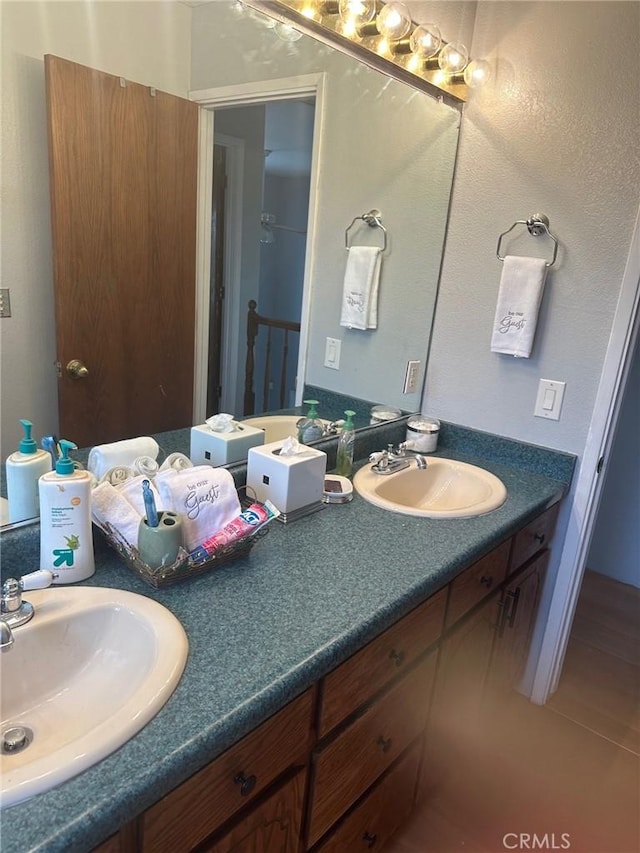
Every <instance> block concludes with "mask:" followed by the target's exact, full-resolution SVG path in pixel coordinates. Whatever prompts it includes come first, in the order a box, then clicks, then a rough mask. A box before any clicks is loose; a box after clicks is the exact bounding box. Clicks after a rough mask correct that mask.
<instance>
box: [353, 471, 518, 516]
mask: <svg viewBox="0 0 640 853" xmlns="http://www.w3.org/2000/svg"><path fill="white" fill-rule="evenodd" d="M353 485H354V487H355V489H356V491H357V492H358V493H359V494H361V495H362V497H363V498H364V499H365V500H367V501H369V503H372V504H375V505H376V506H379V507H382V508H383V509H388V510H391V511H392V512H398V513H401V514H403V515H416V516H421V517H424V518H469V517H471V516H474V515H482V514H483V513H485V512H491V510H493V509H497V507H499V506H500V505H501V504H503V503H504V501H505V500H506V497H507V490H506V488H505V486H504V483H503V482H502V480H499V479H498V477H496V476H495V475H494V474H491V473H490V472H489V471H485V470H484V468H478V467H477V466H476V465H469V464H467V463H466V462H456V461H455V460H452V459H439V458H429V457H427V467H426V468H425V469H424V470H421V469H419V468H418V467H416V463H415V461H412V462H411V463H410V466H409V467H408V468H405V469H404V470H402V471H398V472H396V473H394V474H376V473H375V472H374V471H372V470H371V465H367V466H366V467H364V468H361V469H360V470H359V471H358V472H357V473H356V475H355V477H354V478H353Z"/></svg>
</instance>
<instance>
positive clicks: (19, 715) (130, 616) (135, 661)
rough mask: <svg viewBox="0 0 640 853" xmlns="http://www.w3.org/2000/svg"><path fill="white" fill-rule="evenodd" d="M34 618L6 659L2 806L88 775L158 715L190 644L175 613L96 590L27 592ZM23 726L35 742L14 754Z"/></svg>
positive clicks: (0, 711)
mask: <svg viewBox="0 0 640 853" xmlns="http://www.w3.org/2000/svg"><path fill="white" fill-rule="evenodd" d="M24 596H25V599H26V600H27V601H29V602H30V603H31V604H33V606H34V608H35V615H34V616H33V618H32V619H31V621H30V622H28V623H27V624H26V625H22V626H21V627H19V628H15V629H14V630H13V636H14V643H13V646H12V648H11V649H10V650H9V651H5V652H3V653H2V654H1V655H0V688H1V694H0V717H1V720H2V722H1V725H0V735H1V736H0V741H1V743H2V754H0V778H1V784H2V788H1V793H0V804H1V805H2V806H3V807H5V806H10V805H13V804H15V803H19V802H22V801H23V800H26V799H28V798H29V797H32V796H34V795H35V794H40V793H42V792H43V791H48V790H49V789H50V788H53V787H54V786H55V785H58V784H60V783H61V782H64V781H66V780H67V779H70V778H71V777H72V776H75V775H77V774H78V773H80V772H82V771H83V770H86V769H87V768H88V767H91V765H93V764H95V763H96V762H97V761H99V760H100V759H102V758H105V757H106V756H107V755H109V754H110V753H111V752H114V751H115V750H116V749H117V748H118V747H120V746H121V745H122V744H123V743H125V741H127V740H128V739H129V738H130V737H132V735H134V734H136V732H138V731H140V729H141V728H142V727H143V726H145V725H146V723H148V722H149V720H151V719H152V717H154V716H155V714H157V712H158V711H159V710H160V708H161V707H162V706H163V705H164V704H165V702H166V701H167V699H168V698H169V696H171V694H172V693H173V691H174V690H175V688H176V685H177V684H178V681H179V680H180V676H181V675H182V671H183V669H184V665H185V662H186V658H187V651H188V641H187V636H186V634H185V632H184V629H183V628H182V625H181V624H180V622H179V621H178V620H177V619H176V618H175V616H173V614H172V613H170V612H169V611H168V610H167V609H166V607H163V606H162V605H161V604H158V603H157V602H155V601H152V600H151V599H150V598H146V597H145V596H142V595H136V594H134V593H131V592H124V591H122V590H118V589H99V588H93V587H88V586H78V587H65V588H59V589H44V590H37V591H33V592H27V593H25V594H24ZM12 727H24V728H25V729H26V730H27V735H29V732H32V734H33V740H32V742H31V743H29V745H28V746H26V747H24V748H22V749H20V750H18V751H15V752H11V753H6V752H5V742H6V732H7V730H8V729H10V728H12Z"/></svg>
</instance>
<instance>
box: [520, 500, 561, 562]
mask: <svg viewBox="0 0 640 853" xmlns="http://www.w3.org/2000/svg"><path fill="white" fill-rule="evenodd" d="M559 511H560V504H559V503H557V504H554V505H553V506H552V507H551V508H550V509H548V510H547V511H546V512H543V513H542V515H539V516H538V517H537V518H534V520H533V521H531V522H529V524H527V526H526V527H523V528H522V530H520V531H519V532H518V533H516V535H515V536H514V539H513V550H512V552H511V562H510V565H509V574H511V572H515V570H516V569H519V568H520V566H522V565H524V563H526V562H527V560H528V559H529V558H530V557H533V555H534V554H535V553H537V552H538V551H540V550H541V549H542V548H548V547H549V542H550V541H551V538H552V536H553V532H554V530H555V527H556V521H557V520H558V512H559Z"/></svg>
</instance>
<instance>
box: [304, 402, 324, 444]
mask: <svg viewBox="0 0 640 853" xmlns="http://www.w3.org/2000/svg"><path fill="white" fill-rule="evenodd" d="M303 402H304V404H305V406H309V412H308V414H307V417H306V418H301V419H300V420H299V421H298V441H299V442H300V443H301V444H309V442H310V441H317V440H318V439H319V438H322V436H323V435H324V427H323V426H322V421H321V420H320V418H319V417H318V409H317V406H318V401H317V400H304V401H303Z"/></svg>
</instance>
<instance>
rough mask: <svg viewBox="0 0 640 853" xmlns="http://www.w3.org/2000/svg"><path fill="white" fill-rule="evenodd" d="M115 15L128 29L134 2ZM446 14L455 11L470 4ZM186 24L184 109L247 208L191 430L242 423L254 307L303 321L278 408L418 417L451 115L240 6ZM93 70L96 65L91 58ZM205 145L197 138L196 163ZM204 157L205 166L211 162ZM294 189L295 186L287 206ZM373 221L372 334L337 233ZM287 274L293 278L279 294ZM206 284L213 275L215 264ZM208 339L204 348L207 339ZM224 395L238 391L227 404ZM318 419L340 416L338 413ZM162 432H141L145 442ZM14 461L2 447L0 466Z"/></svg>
mask: <svg viewBox="0 0 640 853" xmlns="http://www.w3.org/2000/svg"><path fill="white" fill-rule="evenodd" d="M117 5H118V6H122V7H123V15H125V16H126V7H127V6H128V5H129V4H128V3H123V4H117ZM132 5H139V4H132ZM145 5H146V4H145ZM154 5H155V4H154ZM158 5H159V6H160V5H163V4H158ZM423 5H425V6H428V5H429V4H423ZM434 5H435V6H440V5H442V4H434ZM445 5H446V4H445ZM453 5H456V6H460V8H461V9H462V8H463V7H465V8H466V7H467V6H472V5H473V4H453ZM189 11H190V15H191V36H190V47H191V69H190V87H191V92H190V97H191V99H193V100H196V101H197V102H199V103H200V104H202V106H203V110H206V117H207V121H210V123H211V124H210V127H211V133H212V135H211V136H210V137H209V141H208V142H207V143H206V144H207V145H208V144H209V143H213V145H212V147H213V146H215V147H216V148H219V147H220V146H221V147H222V148H226V149H227V155H229V156H230V157H231V158H232V159H233V157H234V156H235V157H236V161H235V166H233V167H232V168H240V170H241V172H242V191H241V194H240V196H239V197H238V198H239V199H240V204H241V206H242V209H241V210H240V212H239V213H238V211H236V219H235V220H230V221H235V223H236V229H237V232H238V233H236V234H235V237H234V239H235V240H236V242H235V243H234V245H235V249H234V251H235V253H236V254H235V257H236V265H237V268H236V271H235V275H236V279H235V280H236V281H237V287H238V289H237V292H236V293H234V295H233V299H229V300H228V301H229V304H231V303H233V305H234V306H235V309H234V310H235V314H228V315H225V316H226V318H223V324H224V323H226V329H227V334H228V338H227V342H226V343H225V347H226V348H225V349H223V350H222V351H221V353H220V371H221V376H222V380H221V384H222V388H223V392H222V397H221V398H219V399H217V400H216V401H215V403H213V404H212V402H211V396H210V394H209V395H208V393H207V380H208V372H209V365H210V362H209V357H210V352H209V349H208V343H209V342H208V340H205V339H204V338H202V339H201V340H200V349H199V351H198V356H197V358H196V365H197V369H198V370H199V371H200V379H199V389H198V388H197V387H196V414H195V415H194V417H195V419H196V422H198V420H199V418H202V417H204V416H205V415H210V414H213V413H214V410H215V409H217V408H218V407H219V408H220V409H222V410H225V409H231V410H232V414H234V415H236V416H238V417H240V416H242V415H243V412H242V411H241V410H240V406H241V403H242V391H241V384H242V374H243V371H244V359H245V352H246V337H245V325H246V307H247V305H248V302H249V300H251V299H254V300H256V301H257V303H258V311H259V312H260V313H263V314H277V315H278V316H280V317H283V318H284V319H286V320H296V319H298V320H299V322H300V324H301V331H300V346H299V351H298V353H296V355H295V358H294V362H295V363H294V364H293V365H292V368H291V370H290V371H289V377H291V386H290V388H289V389H288V391H287V396H286V404H287V405H286V407H287V408H289V407H290V406H291V405H293V404H297V403H300V401H301V398H302V396H303V393H302V392H303V389H304V387H305V386H313V387H316V388H320V389H324V390H326V391H327V392H328V393H329V395H330V394H331V393H335V394H336V395H342V396H346V397H353V398H357V399H362V400H367V401H372V402H380V403H387V404H390V405H392V406H396V407H398V408H401V409H403V410H405V411H414V410H416V409H418V408H419V406H420V400H421V392H422V384H423V378H424V373H425V370H426V364H427V357H428V350H429V339H430V331H431V325H432V322H433V314H434V309H435V302H436V297H437V287H438V277H439V271H440V265H441V258H442V251H443V245H444V238H445V231H446V224H447V213H448V206H449V199H450V193H451V187H452V181H453V173H454V165H455V155H456V149H457V143H458V131H459V124H460V118H461V115H460V110H459V109H458V108H457V107H455V106H450V105H448V104H445V103H442V102H439V101H438V100H437V99H434V98H432V97H430V96H428V95H426V94H425V93H423V92H420V91H418V90H416V89H413V88H412V87H410V86H409V85H407V84H405V83H402V82H399V81H398V80H394V79H391V78H390V77H388V76H386V75H384V74H381V73H380V72H379V71H376V70H373V69H371V68H369V67H367V66H366V65H364V64H363V63H361V62H359V61H358V60H357V59H354V58H352V57H349V56H347V55H345V53H344V52H342V51H337V50H333V49H332V48H331V47H330V46H328V45H327V44H324V43H320V42H318V41H316V40H315V39H313V38H312V37H311V36H308V35H303V36H302V37H299V38H295V40H292V39H291V34H290V33H288V32H286V31H284V30H283V28H282V27H280V26H274V25H273V23H274V22H272V21H269V19H268V18H267V17H265V16H264V15H263V14H261V13H258V12H255V11H253V10H251V9H248V8H246V7H242V6H241V5H240V4H238V3H236V2H234V0H216V2H212V3H203V4H193V7H192V8H191V9H190V10H189ZM88 37H89V33H87V38H88ZM72 59H73V57H72ZM95 66H96V67H98V68H99V60H98V59H97V60H96V62H95ZM111 71H112V73H113V70H111ZM141 82H145V81H141ZM305 86H306V87H307V88H306V89H305V88H304V87H305ZM287 87H289V88H288V93H284V90H285V89H287ZM301 87H302V89H301ZM302 90H304V91H302ZM238 92H241V93H242V97H238ZM261 93H262V94H261ZM265 93H266V94H265ZM39 97H40V98H43V93H42V94H40V96H39ZM285 102H287V103H288V107H287V109H285V108H284V105H285ZM285 131H287V132H285ZM203 138H204V137H203V135H202V134H201V139H200V149H199V156H202V145H203ZM291 140H294V141H293V142H291ZM44 144H45V140H42V145H44ZM303 149H304V151H303ZM239 150H241V151H242V152H243V153H242V154H241V155H238V153H237V152H238V151H239ZM211 158H212V162H214V161H213V158H214V152H213V150H212V151H211ZM269 158H271V163H269V162H268V161H269ZM300 185H303V187H304V188H303V189H302V191H301V193H300V194H297V193H298V189H299V187H300ZM267 194H269V195H268V196H267ZM265 197H267V198H268V199H269V200H268V201H267V202H266V203H265ZM271 205H276V206H277V209H276V207H271ZM372 209H378V210H379V211H380V214H381V222H382V224H383V225H384V227H385V231H386V233H385V235H384V236H385V237H386V243H387V246H386V249H385V251H384V253H383V256H382V267H381V274H380V284H379V299H378V318H377V327H376V328H375V329H370V330H367V331H359V330H356V329H349V328H346V327H344V326H342V325H341V324H340V311H341V302H342V299H343V284H344V277H345V265H346V260H347V254H348V253H347V249H346V245H345V244H346V242H347V238H346V233H345V232H346V230H347V228H348V227H349V225H350V224H351V223H352V221H353V220H354V218H357V217H360V216H361V215H362V214H363V213H365V212H368V211H370V210H372ZM210 224H211V217H209V227H210ZM240 232H241V233H240ZM380 237H381V234H380V233H378V229H376V228H369V227H367V226H366V224H365V223H364V222H361V221H359V222H357V223H356V227H355V230H354V231H353V232H352V233H350V234H349V241H350V242H351V244H360V243H362V244H366V243H369V244H371V243H377V242H378V241H379V240H380ZM278 253H280V254H278ZM293 267H295V269H296V273H295V277H294V278H295V281H289V280H288V278H287V276H288V273H290V272H291V269H292V268H293ZM283 270H284V271H283ZM209 275H210V276H211V277H213V264H211V269H210V270H209ZM265 280H266V283H265ZM261 282H262V283H261ZM209 286H210V281H204V282H203V281H202V280H201V281H200V282H199V296H198V302H197V311H198V312H203V311H207V310H208V309H209V301H208V300H209ZM263 306H264V307H263ZM291 312H293V313H291ZM204 325H205V326H207V325H208V324H204ZM230 330H231V331H230ZM209 332H210V335H209V336H210V337H213V331H212V329H211V328H210V329H209ZM328 340H329V341H336V340H337V341H339V342H340V359H339V366H338V368H337V369H336V367H335V366H327V364H326V361H327V349H328ZM123 345H126V342H125V344H123ZM3 355H4V353H3ZM408 361H415V362H418V363H419V371H418V376H417V380H416V382H415V390H413V391H412V392H411V393H405V392H404V388H403V386H404V379H405V372H406V366H407V362H408ZM205 363H206V365H207V367H206V368H205ZM234 371H235V373H234ZM232 374H233V377H232ZM296 374H297V375H296ZM196 384H198V383H196ZM227 384H228V385H229V387H231V388H233V389H235V390H234V391H233V393H230V392H226V396H225V385H227ZM207 397H209V401H208V402H207ZM223 403H224V405H223ZM198 406H199V408H198ZM212 406H213V408H212ZM275 407H276V405H275V403H273V402H271V403H270V404H269V408H270V409H272V408H275ZM29 414H30V413H29V412H27V411H25V410H24V405H23V406H22V408H21V410H20V411H15V412H8V411H6V410H5V411H4V412H3V423H9V422H11V421H12V420H15V421H16V423H17V420H18V418H20V417H29ZM324 414H326V416H327V417H329V418H334V417H337V416H339V414H340V412H325V413H324ZM191 422H193V421H191ZM191 422H187V423H184V424H183V426H185V427H187V426H190V425H191ZM156 431H157V430H155V429H154V428H153V424H150V425H149V428H148V432H156ZM65 437H66V436H65ZM68 437H69V438H71V439H73V436H68ZM81 443H82V444H85V443H87V444H89V443H91V442H90V441H89V442H81ZM94 443H97V442H94ZM12 449H13V447H12V446H8V447H6V446H5V447H3V462H4V459H5V458H6V455H7V453H9V452H11V450H12Z"/></svg>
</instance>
